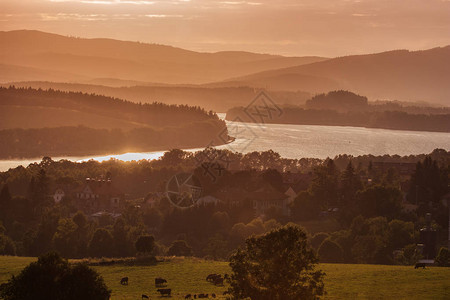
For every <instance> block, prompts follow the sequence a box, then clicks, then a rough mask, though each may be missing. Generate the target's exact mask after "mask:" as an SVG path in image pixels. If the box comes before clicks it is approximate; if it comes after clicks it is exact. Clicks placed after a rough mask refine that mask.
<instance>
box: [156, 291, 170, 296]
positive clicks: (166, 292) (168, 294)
mask: <svg viewBox="0 0 450 300" xmlns="http://www.w3.org/2000/svg"><path fill="white" fill-rule="evenodd" d="M156 291H157V292H159V293H160V294H161V296H168V297H170V293H171V292H172V289H157V290H156Z"/></svg>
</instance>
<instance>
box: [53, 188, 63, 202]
mask: <svg viewBox="0 0 450 300" xmlns="http://www.w3.org/2000/svg"><path fill="white" fill-rule="evenodd" d="M65 195H66V193H65V192H64V190H63V189H60V188H59V189H56V191H55V193H54V194H53V200H54V201H55V203H59V202H61V200H62V199H63V198H64V196H65Z"/></svg>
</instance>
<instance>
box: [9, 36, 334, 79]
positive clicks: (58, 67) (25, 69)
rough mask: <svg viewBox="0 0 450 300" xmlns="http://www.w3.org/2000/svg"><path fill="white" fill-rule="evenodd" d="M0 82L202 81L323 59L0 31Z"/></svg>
mask: <svg viewBox="0 0 450 300" xmlns="http://www.w3.org/2000/svg"><path fill="white" fill-rule="evenodd" d="M0 44H1V45H2V47H1V48H0V74H1V76H0V82H11V81H29V80H41V81H64V82H73V81H76V82H81V81H83V82H91V81H92V80H94V81H95V80H96V79H104V78H111V79H120V80H128V81H142V82H159V83H206V82H211V81H220V80H224V79H226V78H229V77H234V76H242V75H245V74H251V73H255V72H260V71H265V70H271V69H277V68H283V67H289V66H296V65H301V64H304V63H311V62H316V61H322V60H325V59H326V58H322V57H283V56H279V55H269V54H256V53H249V52H242V51H226V52H217V53H200V52H194V51H189V50H184V49H180V48H175V47H171V46H165V45H157V44H144V43H140V42H128V41H119V40H113V39H102V38H97V39H85V38H75V37H67V36H62V35H57V34H51V33H45V32H41V31H35V30H17V31H8V32H5V31H2V32H0Z"/></svg>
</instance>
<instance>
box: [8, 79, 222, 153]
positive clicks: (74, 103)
mask: <svg viewBox="0 0 450 300" xmlns="http://www.w3.org/2000/svg"><path fill="white" fill-rule="evenodd" d="M0 107H1V109H0V140H1V141H2V144H3V147H2V148H1V150H0V158H19V157H39V156H48V155H51V156H62V155H90V154H106V153H118V152H119V153H120V152H125V151H127V152H128V151H141V152H142V151H152V150H164V149H170V148H189V147H192V148H194V147H205V146H207V145H208V144H210V143H211V142H214V143H215V144H222V143H224V142H226V141H227V138H228V133H227V129H226V125H225V122H224V121H222V120H220V119H219V118H218V116H217V115H216V114H215V113H213V112H212V111H209V112H207V111H205V110H204V109H202V108H200V107H193V106H187V105H166V104H162V103H152V104H140V103H139V104H137V103H133V102H129V101H124V100H121V99H117V98H112V97H106V96H99V95H94V94H83V93H75V92H62V91H55V90H52V89H49V90H41V89H31V88H15V87H9V88H0Z"/></svg>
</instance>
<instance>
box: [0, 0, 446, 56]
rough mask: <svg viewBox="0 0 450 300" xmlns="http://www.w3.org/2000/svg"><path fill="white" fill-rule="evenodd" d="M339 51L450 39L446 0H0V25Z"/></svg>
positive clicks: (214, 45)
mask: <svg viewBox="0 0 450 300" xmlns="http://www.w3.org/2000/svg"><path fill="white" fill-rule="evenodd" d="M15 29H37V30H42V31H48V32H53V33H59V34H63V35H73V36H79V37H109V38H115V39H121V40H131V41H141V42H149V43H158V44H167V45H173V46H177V47H182V48H186V49H191V50H196V51H206V52H212V51H221V50H246V51H252V52H260V53H274V54H284V55H296V56H302V55H321V56H329V57H332V56H340V55H347V54H360V53H373V52H381V51H384V50H392V49H410V50H416V49H427V48H432V47H436V46H444V45H448V44H450V0H305V1H304V0H271V1H268V0H251V1H233V0H231V1H215V0H212V1H209V0H169V1H161V0H0V30H15Z"/></svg>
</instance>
